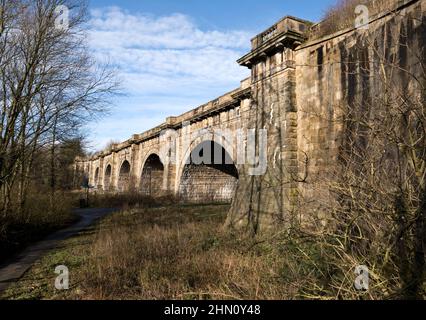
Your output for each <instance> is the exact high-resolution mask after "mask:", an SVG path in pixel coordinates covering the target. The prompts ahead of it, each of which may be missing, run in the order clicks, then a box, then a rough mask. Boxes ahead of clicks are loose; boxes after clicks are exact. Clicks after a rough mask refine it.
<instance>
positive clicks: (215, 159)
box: [178, 141, 239, 203]
mask: <svg viewBox="0 0 426 320" xmlns="http://www.w3.org/2000/svg"><path fill="white" fill-rule="evenodd" d="M185 163H186V164H185V166H184V168H183V171H182V175H181V178H180V184H179V193H178V194H179V197H180V199H182V200H183V201H186V202H196V203H208V202H223V203H230V202H231V201H232V199H233V197H234V195H235V191H236V188H237V184H238V179H239V174H238V170H237V167H236V166H235V164H234V162H233V161H232V158H231V156H230V155H229V153H228V152H227V151H226V150H225V149H224V148H223V147H222V146H221V145H219V144H218V143H216V142H214V141H205V142H203V143H201V144H199V145H198V146H197V147H196V148H194V150H192V152H191V154H190V156H189V159H188V160H187V161H186V162H185Z"/></svg>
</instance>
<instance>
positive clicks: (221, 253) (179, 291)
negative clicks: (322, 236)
mask: <svg viewBox="0 0 426 320" xmlns="http://www.w3.org/2000/svg"><path fill="white" fill-rule="evenodd" d="M149 207H150V206H149ZM228 208H229V206H227V205H203V206H196V205H168V206H163V207H151V208H139V209H132V210H126V211H122V212H119V213H116V214H114V215H112V216H110V217H107V218H105V219H104V220H103V221H101V222H100V223H99V225H98V226H96V227H94V228H93V229H91V230H89V231H87V232H84V233H82V234H80V235H79V236H78V237H74V238H72V239H69V240H67V241H64V243H63V246H62V247H61V248H60V249H58V250H56V251H54V252H52V253H51V254H49V255H48V256H46V257H45V258H43V259H42V260H41V261H39V262H38V263H37V264H36V265H35V266H34V267H33V268H32V269H31V270H30V271H29V273H28V274H27V275H26V276H25V277H24V278H23V279H22V280H21V281H19V282H18V283H17V284H16V285H14V286H13V287H12V288H10V289H9V290H8V291H7V293H6V294H5V296H4V297H3V298H7V299H291V298H294V297H301V296H304V295H305V296H306V294H305V293H304V292H303V288H304V287H308V286H307V284H308V282H309V281H310V276H309V273H311V271H308V270H312V269H309V268H307V269H306V270H303V268H304V267H307V266H305V265H304V264H301V263H299V262H298V259H299V258H300V257H301V256H302V255H303V253H301V252H300V251H298V250H295V249H294V248H292V246H289V245H286V246H280V245H277V243H274V244H271V243H270V242H269V241H267V242H263V241H262V240H261V239H256V240H254V239H250V238H247V236H246V235H244V234H243V233H239V232H228V231H224V230H223V223H224V220H225V217H226V212H227V210H228ZM289 253H291V255H289ZM289 256H291V257H292V259H289ZM58 265H65V266H67V267H68V268H69V271H70V286H71V288H70V290H68V291H57V290H55V288H54V282H55V278H56V276H57V275H56V274H55V273H54V270H55V267H56V266H58ZM295 274H297V275H298V276H297V277H295V278H294V277H293V275H295ZM302 274H305V277H304V278H301V277H300V275H302ZM295 279H296V280H297V283H296V282H295Z"/></svg>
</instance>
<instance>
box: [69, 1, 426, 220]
mask: <svg viewBox="0 0 426 320" xmlns="http://www.w3.org/2000/svg"><path fill="white" fill-rule="evenodd" d="M389 1H390V3H392V5H393V7H392V6H391V7H392V8H393V9H394V10H390V11H387V12H382V13H380V14H378V15H377V16H374V17H371V18H370V23H369V25H368V29H367V30H364V29H357V28H349V29H346V30H342V31H339V32H337V33H335V34H332V35H327V36H315V32H316V30H317V29H320V28H321V23H320V24H316V25H313V24H312V23H310V22H308V21H304V20H300V19H297V18H294V17H285V18H283V19H282V20H280V21H279V22H278V23H277V24H275V25H274V26H272V27H271V28H269V29H268V30H266V31H265V32H263V33H261V34H259V35H257V36H256V37H255V38H253V39H252V50H251V51H250V52H249V53H248V54H247V55H245V56H244V57H242V58H241V59H239V60H238V63H239V64H240V65H242V66H245V67H247V68H249V69H250V70H251V76H250V78H248V79H246V80H243V81H242V82H241V86H240V87H239V88H238V89H236V90H234V91H232V92H229V93H227V94H225V95H223V96H221V97H219V98H217V99H215V100H213V101H210V102H209V103H207V104H205V105H202V106H200V107H199V108H196V109H194V110H191V111H189V112H187V113H185V114H183V115H181V116H178V117H170V118H168V119H167V121H166V122H165V123H163V124H162V125H160V126H159V127H157V128H154V129H152V130H149V131H147V132H145V133H143V134H140V135H134V136H133V137H132V138H131V139H130V140H128V141H126V142H124V143H121V144H117V145H113V146H112V147H111V148H110V149H108V150H105V151H103V152H101V153H99V154H97V155H95V156H93V157H92V158H90V159H77V160H76V162H75V169H76V172H83V173H84V174H85V175H86V176H87V177H88V178H89V180H90V184H91V185H93V186H96V187H97V188H98V189H101V190H105V191H115V192H117V191H123V190H126V189H132V190H139V191H140V192H143V193H145V194H150V195H157V194H161V193H171V194H177V195H179V196H180V197H181V198H183V199H185V200H188V201H207V202H210V201H230V200H231V199H232V203H233V205H232V208H231V211H230V214H229V222H230V223H238V222H241V221H247V218H248V221H249V222H252V223H253V225H257V222H258V221H259V219H261V218H262V217H265V216H267V217H273V219H274V220H275V221H277V220H278V221H288V220H289V219H292V218H294V216H293V212H294V208H295V207H296V206H300V204H301V201H302V199H303V201H305V202H304V203H309V202H310V201H311V200H315V199H317V198H318V197H320V196H322V195H323V193H324V194H326V192H325V191H324V190H323V189H321V188H318V187H317V188H314V187H312V186H313V185H315V181H318V180H321V178H318V177H320V175H322V174H324V173H327V172H328V173H332V170H331V169H333V167H334V166H335V164H336V162H337V161H338V150H339V146H340V142H341V139H340V138H341V132H342V127H343V125H342V121H340V120H341V119H342V113H341V110H342V109H343V108H342V106H349V107H350V106H351V105H354V101H358V100H362V101H364V100H365V99H368V96H367V95H366V92H367V91H368V92H369V94H371V93H373V94H374V88H375V81H377V80H376V78H375V77H374V76H370V75H374V73H375V72H378V71H377V70H376V69H375V68H376V66H375V61H374V59H375V58H374V54H375V52H377V50H381V49H380V48H387V49H386V50H387V51H389V52H391V54H392V55H394V56H396V58H398V59H399V61H400V62H401V63H403V64H404V67H405V68H407V69H410V68H413V72H414V73H415V72H416V69H415V68H416V67H415V64H416V62H415V61H414V55H413V54H410V52H413V51H414V52H422V50H423V51H424V48H425V37H424V35H425V34H426V30H425V26H426V21H425V15H424V12H425V8H426V1H424V0H411V1H408V0H403V1H400V0H389ZM407 34H408V35H407ZM371 43H374V46H377V48H374V46H372V45H371ZM407 46H409V47H410V48H412V50H411V51H409V52H407V50H405V49H404V47H407ZM387 51H386V52H384V54H385V55H386V56H389V53H387ZM366 88H370V89H369V90H366ZM183 123H186V128H189V129H190V131H191V132H195V131H197V130H201V129H205V131H204V132H205V134H204V135H201V136H197V137H196V138H195V139H193V140H192V141H190V143H186V144H183V143H180V142H177V144H176V148H175V151H176V154H175V156H176V157H175V159H176V161H174V162H172V163H169V161H165V160H164V157H165V155H162V154H161V147H162V144H164V141H162V136H161V133H162V132H164V131H166V130H175V131H176V132H177V133H178V135H179V136H180V137H182V136H183V135H184V130H185V129H184V127H183V126H182V124H183ZM215 129H216V130H217V129H222V130H225V129H229V130H231V131H235V130H238V129H239V130H242V131H247V130H249V129H253V130H255V132H259V130H261V129H264V130H266V131H267V134H268V136H267V152H266V159H267V168H266V170H265V171H264V172H262V174H261V175H252V174H250V170H252V169H253V166H254V167H256V166H257V165H258V164H256V163H239V162H237V161H236V158H237V156H238V155H237V150H238V148H241V147H242V148H243V149H244V148H247V138H245V139H242V140H241V139H237V138H234V139H232V141H225V142H226V143H225V142H224V141H222V142H223V143H222V142H221V141H220V140H219V141H218V140H215V139H214V137H213V135H212V131H214V130H215ZM213 141H214V142H213ZM255 141H256V146H255V148H256V150H255V151H256V152H257V154H259V155H260V153H259V151H260V150H259V146H260V144H261V139H260V137H259V136H256V139H255ZM212 144H213V146H214V147H215V148H214V149H215V150H216V149H222V148H223V149H224V151H225V152H224V154H225V157H227V158H229V159H230V160H232V161H227V164H224V165H211V164H210V165H209V164H207V165H206V164H199V163H198V164H194V163H191V161H188V159H191V155H192V154H193V153H200V150H202V149H203V148H204V147H205V146H207V145H209V146H211V145H212ZM220 151H223V150H220ZM229 159H228V160H229ZM232 163H233V164H232ZM325 196H326V195H325Z"/></svg>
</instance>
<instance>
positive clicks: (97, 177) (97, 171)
mask: <svg viewBox="0 0 426 320" xmlns="http://www.w3.org/2000/svg"><path fill="white" fill-rule="evenodd" d="M94 184H95V187H98V185H99V168H96V171H95V182H94Z"/></svg>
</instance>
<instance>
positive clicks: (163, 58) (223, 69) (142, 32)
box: [88, 0, 335, 150]
mask: <svg viewBox="0 0 426 320" xmlns="http://www.w3.org/2000/svg"><path fill="white" fill-rule="evenodd" d="M334 2H335V0H322V1H318V0H298V1H289V0H280V1H278V0H228V1H225V0H214V1H205V0H138V1H137V0H121V1H119V0H92V1H91V2H90V12H91V19H90V23H89V28H90V30H89V35H90V38H89V41H90V42H89V44H90V50H91V52H92V53H93V54H94V56H95V57H96V58H97V59H99V60H100V61H105V60H108V61H110V62H112V63H113V64H114V65H115V66H116V67H117V69H118V73H119V74H118V76H119V79H120V81H121V86H122V88H123V89H124V91H125V94H126V96H124V97H119V98H117V99H115V100H114V101H113V107H112V109H111V112H110V114H109V115H108V116H106V117H104V118H103V119H102V120H101V121H98V122H96V123H89V124H88V127H89V128H88V132H90V133H89V137H88V138H89V141H90V147H91V149H92V150H100V149H102V148H103V147H104V146H105V145H106V143H108V142H109V141H111V140H114V141H124V140H127V139H128V138H130V137H131V135H132V134H135V133H142V132H144V131H146V130H148V129H151V128H152V127H154V126H156V125H158V124H160V123H162V122H164V120H165V118H166V117H168V116H172V115H179V114H181V113H183V112H185V111H188V110H190V109H192V108H195V107H197V106H199V105H201V104H203V103H205V102H207V101H209V100H212V99H214V98H216V97H217V96H219V95H222V94H224V93H226V92H227V91H230V90H232V89H234V88H237V87H238V86H239V81H240V80H242V79H244V78H245V77H247V76H248V74H249V73H248V70H246V69H245V68H242V67H239V66H238V65H237V63H236V62H235V61H236V59H238V58H239V57H241V56H242V55H244V54H245V53H247V52H248V51H249V48H250V39H251V38H252V37H253V36H255V35H256V34H257V33H259V32H261V31H263V30H265V29H267V28H268V27H269V26H271V25H272V24H274V23H275V22H277V21H278V20H279V19H280V18H281V17H283V16H285V15H293V16H297V17H300V18H303V19H307V20H311V21H318V20H319V19H320V18H321V16H322V14H323V13H324V11H325V10H326V9H327V8H328V7H329V6H330V5H331V4H333V3H334Z"/></svg>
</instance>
